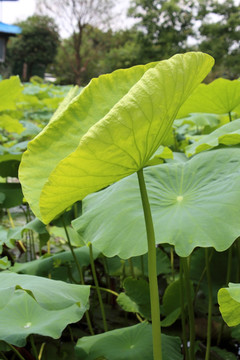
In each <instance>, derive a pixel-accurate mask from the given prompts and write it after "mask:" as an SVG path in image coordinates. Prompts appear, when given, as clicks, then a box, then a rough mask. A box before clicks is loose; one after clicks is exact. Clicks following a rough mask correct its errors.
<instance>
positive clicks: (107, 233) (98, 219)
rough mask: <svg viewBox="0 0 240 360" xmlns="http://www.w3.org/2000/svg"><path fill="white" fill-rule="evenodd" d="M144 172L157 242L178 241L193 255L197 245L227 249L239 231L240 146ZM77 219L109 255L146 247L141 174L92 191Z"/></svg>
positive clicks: (134, 253) (83, 232)
mask: <svg viewBox="0 0 240 360" xmlns="http://www.w3.org/2000/svg"><path fill="white" fill-rule="evenodd" d="M144 175H145V180H146V184H147V189H148V194H149V201H150V205H151V210H152V215H153V222H154V227H155V234H156V243H157V244H160V243H162V244H163V243H169V244H172V245H174V246H175V250H176V253H177V254H178V255H180V256H188V255H189V254H190V253H191V252H192V250H193V249H194V248H195V247H197V246H201V247H214V248H215V249H216V250H217V251H223V250H226V249H227V248H228V247H229V246H230V245H231V244H232V243H233V241H234V240H235V239H236V238H237V237H238V236H239V234H240V222H239V217H240V208H239V201H240V189H239V181H240V149H238V148H229V149H218V150H212V151H210V152H203V153H200V154H198V155H196V156H194V157H193V158H192V159H190V160H188V161H186V162H172V163H168V164H162V165H157V166H152V167H148V168H146V169H145V170H144ZM72 224H73V226H74V228H75V229H76V230H77V231H79V233H80V235H81V236H82V237H83V239H84V241H85V242H86V243H88V242H92V243H93V246H95V247H96V248H97V249H99V250H100V251H101V252H103V253H104V254H105V255H106V256H110V257H111V256H114V255H118V256H120V257H121V258H123V259H125V258H129V257H132V256H137V255H141V254H144V253H146V252H147V244H146V230H145V227H144V221H143V210H142V207H141V198H140V193H139V188H138V183H137V176H136V174H133V175H131V176H129V177H127V178H125V179H122V180H121V181H119V182H118V183H116V184H113V185H111V186H110V187H108V188H107V189H105V190H102V191H100V192H98V193H95V194H91V195H89V196H88V197H87V198H86V199H85V200H84V201H83V215H82V216H81V217H79V218H78V219H76V220H74V221H73V222H72Z"/></svg>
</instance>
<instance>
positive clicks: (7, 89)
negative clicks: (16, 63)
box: [0, 76, 23, 111]
mask: <svg viewBox="0 0 240 360" xmlns="http://www.w3.org/2000/svg"><path fill="white" fill-rule="evenodd" d="M22 90H23V86H22V85H21V83H20V80H19V77H18V76H12V77H11V78H10V79H7V80H2V81H1V82H0V99H1V103H0V111H4V110H14V109H16V100H17V98H18V97H19V95H20V94H21V92H22Z"/></svg>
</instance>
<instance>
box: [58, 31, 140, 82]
mask: <svg viewBox="0 0 240 360" xmlns="http://www.w3.org/2000/svg"><path fill="white" fill-rule="evenodd" d="M81 58H82V63H83V64H84V65H85V66H84V65H83V67H82V70H83V71H82V73H81V79H80V80H81V85H83V86H84V85H86V84H87V83H88V82H89V81H90V79H91V78H92V77H97V76H99V75H100V74H105V73H110V72H112V71H114V70H116V69H119V68H127V67H130V66H133V65H137V64H139V63H141V61H142V59H141V57H140V46H139V44H138V42H137V33H136V32H135V31H133V30H124V31H123V30H120V31H117V32H113V31H112V30H108V31H101V30H100V29H97V28H93V27H91V26H87V27H86V28H85V29H84V30H83V38H82V47H81ZM74 60H75V58H74V49H73V47H72V38H71V37H70V38H68V39H64V40H63V41H62V44H61V46H60V47H59V49H58V54H57V56H56V60H55V63H54V74H55V75H56V76H57V78H58V81H59V83H61V84H69V83H74V81H75V76H74V73H73V71H72V66H71V64H73V63H74Z"/></svg>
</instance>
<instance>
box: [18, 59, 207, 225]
mask: <svg viewBox="0 0 240 360" xmlns="http://www.w3.org/2000/svg"><path fill="white" fill-rule="evenodd" d="M212 65H213V59H212V58H211V57H210V56H209V55H206V54H203V53H187V54H184V55H175V56H174V57H172V58H171V59H169V60H166V61H161V62H156V63H151V64H148V65H145V66H136V67H133V68H130V69H126V70H117V71H115V72H113V73H112V74H109V75H103V76H100V77H99V78H98V79H93V80H92V81H91V82H90V84H89V85H88V86H87V87H86V88H85V89H84V90H83V91H82V92H81V93H80V95H78V96H77V97H75V98H74V99H73V101H72V102H71V103H70V104H69V106H68V107H67V108H66V109H65V110H64V111H63V112H62V113H61V114H59V115H58V116H57V117H56V118H55V119H54V121H52V122H50V124H49V125H48V126H47V127H46V128H45V129H44V130H43V132H42V133H41V134H39V135H38V136H37V137H36V138H35V139H34V140H33V141H32V142H31V143H30V144H29V147H28V151H27V152H26V153H25V155H24V157H23V161H22V165H21V168H20V179H21V182H22V186H23V191H24V196H25V197H26V199H27V201H28V202H29V203H30V205H31V207H32V209H33V211H34V212H35V214H36V215H37V216H38V217H39V218H40V219H41V220H43V222H45V223H48V222H49V221H50V220H52V219H53V218H54V217H55V216H56V215H58V214H59V213H61V212H62V211H63V210H65V209H66V208H67V207H68V206H70V205H72V204H73V203H74V202H75V201H77V200H81V199H83V198H84V197H85V196H86V195H88V194H89V193H92V192H94V191H97V190H99V189H101V188H104V187H106V186H107V185H109V184H111V183H113V182H116V181H118V180H120V179H121V178H123V177H126V176H128V175H130V174H132V173H134V172H135V171H137V170H139V169H140V168H142V167H143V166H144V165H145V164H146V163H147V161H148V160H149V159H150V158H151V156H152V155H153V154H154V153H155V151H156V150H157V148H158V147H159V146H160V145H161V143H162V141H163V140H164V137H165V136H166V135H167V134H168V132H169V130H170V129H171V126H172V122H173V120H174V118H175V117H176V114H177V112H178V110H179V107H180V106H181V105H182V103H183V102H184V101H185V100H186V99H187V97H188V96H189V95H190V94H191V92H192V91H193V90H194V89H195V87H196V86H197V85H198V84H199V83H200V82H201V81H202V80H203V78H204V77H205V76H206V75H207V73H208V72H209V71H210V69H211V67H212ZM95 123H96V124H95ZM94 124H95V125H94ZM92 125H94V126H92ZM84 134H85V135H84Z"/></svg>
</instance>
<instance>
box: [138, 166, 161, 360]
mask: <svg viewBox="0 0 240 360" xmlns="http://www.w3.org/2000/svg"><path fill="white" fill-rule="evenodd" d="M137 175H138V183H139V188H140V193H141V199H142V206H143V212H144V219H145V225H146V232H147V242H148V276H149V287H150V299H151V317H152V336H153V358H154V360H162V344H161V321H160V303H159V292H158V282H157V257H156V243H155V233H154V227H153V220H152V214H151V209H150V204H149V200H148V195H147V189H146V184H145V180H144V175H143V170H142V169H141V170H139V171H138V172H137Z"/></svg>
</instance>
